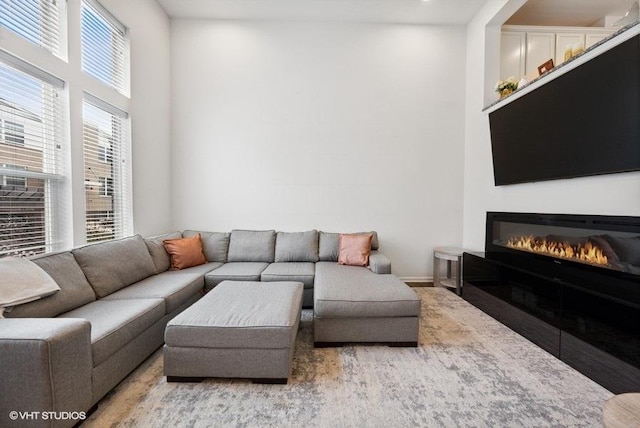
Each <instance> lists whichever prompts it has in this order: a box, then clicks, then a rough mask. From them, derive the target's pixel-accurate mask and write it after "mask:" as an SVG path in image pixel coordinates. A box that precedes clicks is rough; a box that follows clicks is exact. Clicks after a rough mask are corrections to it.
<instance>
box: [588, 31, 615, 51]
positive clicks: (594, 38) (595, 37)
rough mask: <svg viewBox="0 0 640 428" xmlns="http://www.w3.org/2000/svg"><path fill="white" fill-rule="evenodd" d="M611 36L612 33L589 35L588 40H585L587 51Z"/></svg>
mask: <svg viewBox="0 0 640 428" xmlns="http://www.w3.org/2000/svg"><path fill="white" fill-rule="evenodd" d="M610 35H611V33H593V34H587V36H586V40H585V45H584V47H585V49H586V48H590V47H591V46H593V45H595V44H596V43H598V42H599V41H600V40H603V39H606V38H607V37H609V36H610Z"/></svg>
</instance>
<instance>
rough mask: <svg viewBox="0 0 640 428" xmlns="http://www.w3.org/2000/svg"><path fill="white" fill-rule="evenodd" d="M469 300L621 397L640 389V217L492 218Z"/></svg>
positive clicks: (470, 270)
mask: <svg viewBox="0 0 640 428" xmlns="http://www.w3.org/2000/svg"><path fill="white" fill-rule="evenodd" d="M486 226H487V230H486V239H485V252H484V253H465V254H464V260H463V280H464V286H463V298H464V299H465V300H468V301H469V302H471V303H472V304H473V305H475V306H477V307H478V308H480V309H482V310H483V311H484V312H486V313H488V314H489V315H491V316H493V317H494V318H496V319H497V320H499V321H501V322H502V323H504V324H505V325H507V326H509V327H510V328H511V329H513V330H514V331H516V332H518V333H520V334H521V335H523V336H524V337H526V338H527V339H529V340H531V341H532V342H534V343H535V344H537V345H538V346H540V347H541V348H543V349H545V350H546V351H548V352H550V353H551V354H553V355H554V356H556V357H557V358H559V359H561V360H562V361H564V362H566V363H567V364H569V365H570V366H572V367H574V368H575V369H577V370H579V371H580V372H582V373H584V374H585V375H587V376H588V377H590V378H591V379H593V380H594V381H596V382H598V383H600V384H601V385H603V386H604V387H605V388H607V389H609V390H610V391H611V392H614V393H616V394H617V393H623V392H632V391H634V392H637V391H640V217H626V216H595V215H566V214H530V213H505V212H489V213H487V223H486Z"/></svg>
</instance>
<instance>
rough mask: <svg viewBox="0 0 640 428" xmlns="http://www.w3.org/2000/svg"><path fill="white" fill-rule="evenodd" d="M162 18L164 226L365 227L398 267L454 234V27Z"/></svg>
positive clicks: (427, 262)
mask: <svg viewBox="0 0 640 428" xmlns="http://www.w3.org/2000/svg"><path fill="white" fill-rule="evenodd" d="M171 30H172V31H171V52H172V55H171V67H172V68H171V73H172V78H171V81H172V141H173V143H172V168H171V170H172V183H173V187H172V197H173V203H172V207H173V212H172V215H173V217H172V226H173V228H174V229H182V228H201V229H204V230H218V231H227V230H231V229H233V228H251V229H261V228H274V229H278V230H286V231H301V230H308V229H311V228H316V229H321V230H326V231H360V230H371V229H375V230H377V231H378V232H379V234H380V241H381V247H382V248H381V249H382V251H383V252H384V253H386V254H387V255H389V256H390V258H391V260H392V262H393V266H394V273H396V274H398V275H400V276H402V277H404V278H426V277H430V276H431V275H432V274H431V257H432V249H433V247H434V246H437V245H445V244H449V245H460V244H461V242H462V231H461V227H460V225H461V224H462V190H463V182H462V178H463V160H464V159H463V142H464V93H465V91H464V76H465V29H464V28H459V27H435V26H410V25H382V24H380V25H378V24H353V23H351V24H347V23H341V24H338V23H335V24H332V23H292V22H259V21H253V22H249V21H247V22H242V21H225V22H223V21H197V20H174V21H172V23H171Z"/></svg>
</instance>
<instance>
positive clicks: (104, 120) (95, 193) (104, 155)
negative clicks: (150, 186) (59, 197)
mask: <svg viewBox="0 0 640 428" xmlns="http://www.w3.org/2000/svg"><path fill="white" fill-rule="evenodd" d="M83 115H84V133H83V146H84V183H85V196H86V232H87V242H98V241H105V240H109V239H115V238H120V237H123V236H126V235H128V234H130V233H131V229H132V227H131V226H132V225H131V221H130V218H131V190H130V189H131V167H130V152H131V149H130V146H129V120H128V118H127V115H126V113H124V112H120V111H118V110H117V109H115V108H114V107H110V106H108V105H106V104H105V103H103V102H101V101H100V100H97V99H94V98H93V97H90V96H86V97H85V101H84V109H83Z"/></svg>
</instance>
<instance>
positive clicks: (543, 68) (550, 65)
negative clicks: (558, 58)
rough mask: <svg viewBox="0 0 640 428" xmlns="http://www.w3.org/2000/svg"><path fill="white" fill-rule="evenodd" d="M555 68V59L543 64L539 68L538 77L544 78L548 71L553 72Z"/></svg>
mask: <svg viewBox="0 0 640 428" xmlns="http://www.w3.org/2000/svg"><path fill="white" fill-rule="evenodd" d="M553 67H555V66H554V65H553V59H550V60H549V61H547V62H545V63H544V64H541V65H539V66H538V75H539V76H542V75H543V74H544V73H546V72H547V71H551V69H552V68H553Z"/></svg>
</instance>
